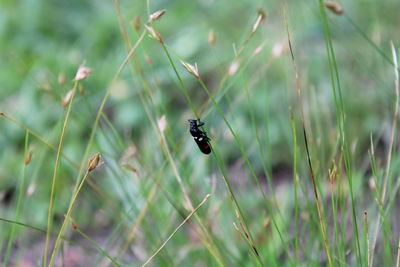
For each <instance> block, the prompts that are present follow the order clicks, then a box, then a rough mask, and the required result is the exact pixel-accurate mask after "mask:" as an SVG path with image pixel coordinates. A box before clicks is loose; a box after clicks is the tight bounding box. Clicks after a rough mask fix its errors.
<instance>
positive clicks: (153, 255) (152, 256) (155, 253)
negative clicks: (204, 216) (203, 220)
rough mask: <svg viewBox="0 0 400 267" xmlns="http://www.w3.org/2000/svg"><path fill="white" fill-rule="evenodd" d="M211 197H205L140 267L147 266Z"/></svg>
mask: <svg viewBox="0 0 400 267" xmlns="http://www.w3.org/2000/svg"><path fill="white" fill-rule="evenodd" d="M210 196H211V195H210V194H208V195H206V197H205V198H204V199H203V200H202V201H201V202H200V204H199V205H198V206H197V207H196V208H195V209H193V210H192V211H191V212H190V213H189V215H188V216H187V217H186V218H185V219H184V220H183V221H182V222H181V223H180V224H179V225H178V227H176V228H175V230H174V231H173V232H172V233H171V234H170V235H169V236H168V238H167V239H166V240H165V241H164V243H163V244H162V245H161V246H160V247H159V248H158V249H157V250H156V252H154V254H152V255H151V256H150V257H149V258H148V259H147V260H146V261H145V262H144V263H143V265H142V266H146V265H147V264H149V262H150V261H151V260H152V259H153V258H154V257H155V256H157V254H158V253H159V252H160V251H161V250H162V249H163V248H164V247H165V245H166V244H167V243H168V241H169V240H171V238H172V237H173V236H174V235H175V234H176V233H177V232H178V231H179V229H180V228H181V227H182V226H183V225H184V224H185V223H186V222H187V221H188V220H189V219H190V218H191V217H192V216H193V215H194V214H195V213H196V212H197V210H198V209H200V208H201V206H203V204H204V203H205V202H206V201H207V199H208V198H209V197H210Z"/></svg>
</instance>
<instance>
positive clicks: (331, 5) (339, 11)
mask: <svg viewBox="0 0 400 267" xmlns="http://www.w3.org/2000/svg"><path fill="white" fill-rule="evenodd" d="M325 8H326V9H328V10H330V11H331V12H332V13H334V14H336V15H343V13H344V9H343V7H342V6H341V5H339V4H338V3H336V2H333V1H327V2H325Z"/></svg>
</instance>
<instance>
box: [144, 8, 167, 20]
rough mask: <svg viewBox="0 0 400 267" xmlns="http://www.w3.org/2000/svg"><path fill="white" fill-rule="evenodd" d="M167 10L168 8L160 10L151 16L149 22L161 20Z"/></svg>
mask: <svg viewBox="0 0 400 267" xmlns="http://www.w3.org/2000/svg"><path fill="white" fill-rule="evenodd" d="M165 12H167V10H166V9H162V10H158V11H156V12H154V13H153V14H151V15H150V16H149V21H148V22H147V23H152V22H154V21H156V20H159V19H160V18H161V17H162V16H163V15H164V14H165Z"/></svg>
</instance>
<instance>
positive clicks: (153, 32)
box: [144, 25, 164, 44]
mask: <svg viewBox="0 0 400 267" xmlns="http://www.w3.org/2000/svg"><path fill="white" fill-rule="evenodd" d="M144 26H145V27H146V29H147V31H148V32H149V33H150V37H151V38H153V39H156V40H157V41H159V42H160V44H164V41H163V39H162V38H161V35H160V34H159V33H158V32H157V31H156V30H155V29H154V28H153V27H151V26H149V25H144Z"/></svg>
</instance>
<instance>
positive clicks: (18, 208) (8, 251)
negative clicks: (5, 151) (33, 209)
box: [3, 132, 29, 266]
mask: <svg viewBox="0 0 400 267" xmlns="http://www.w3.org/2000/svg"><path fill="white" fill-rule="evenodd" d="M28 143H29V133H28V132H26V134H25V146H24V160H23V161H24V163H23V166H22V175H21V181H20V183H19V192H18V199H17V205H16V208H15V219H16V220H19V217H20V213H21V206H22V205H23V195H24V191H25V179H26V168H27V165H28V164H29V162H28V163H26V160H27V157H29V155H28V154H29V151H28ZM15 226H16V225H15V224H14V225H13V226H12V227H11V230H10V237H9V239H8V244H7V249H6V254H5V258H4V262H3V263H4V266H7V265H8V263H9V260H10V256H11V250H12V247H13V243H14V240H15V239H14V236H15V231H16V229H15Z"/></svg>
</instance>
